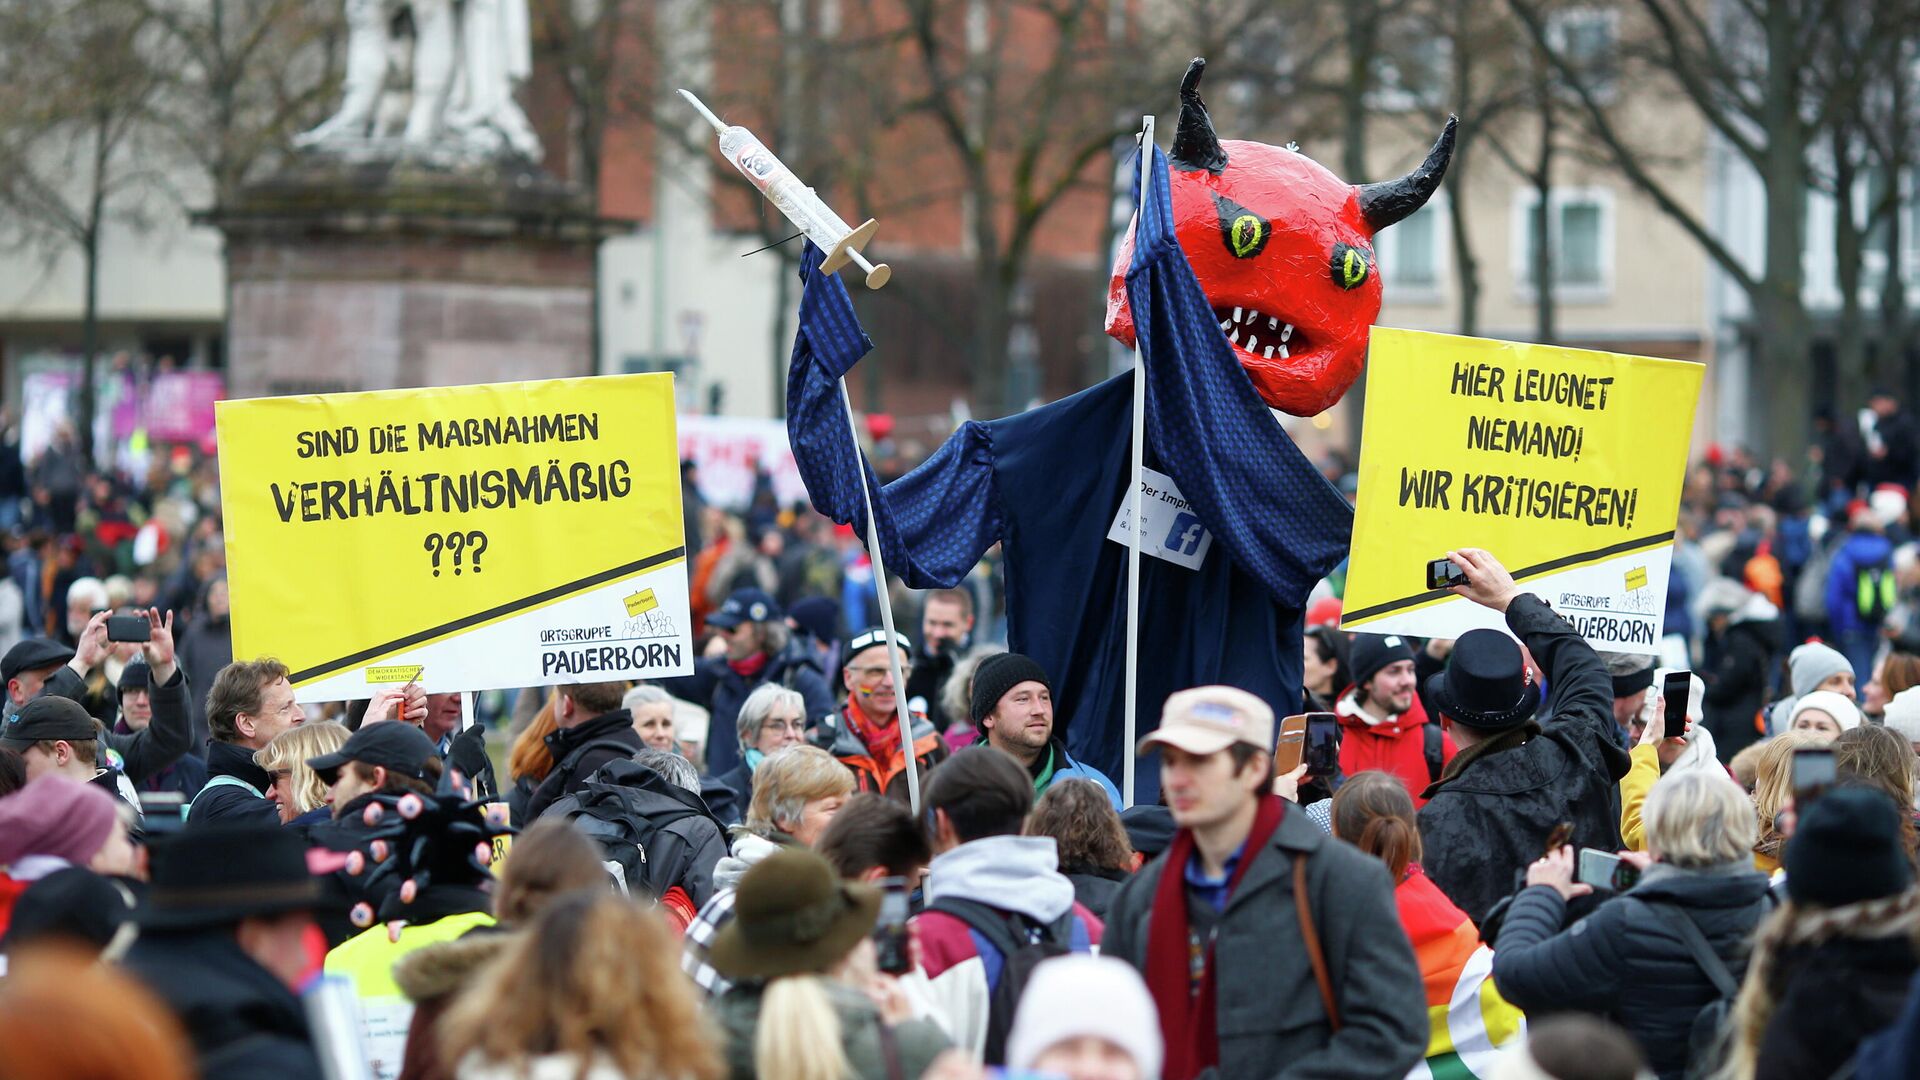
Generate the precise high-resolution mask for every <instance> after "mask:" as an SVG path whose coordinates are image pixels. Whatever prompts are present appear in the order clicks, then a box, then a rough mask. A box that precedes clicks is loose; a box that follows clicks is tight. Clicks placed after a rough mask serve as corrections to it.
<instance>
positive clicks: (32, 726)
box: [0, 694, 100, 753]
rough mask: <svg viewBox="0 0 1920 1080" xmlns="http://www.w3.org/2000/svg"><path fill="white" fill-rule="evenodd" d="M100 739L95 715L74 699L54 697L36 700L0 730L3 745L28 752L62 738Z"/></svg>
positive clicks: (0, 740)
mask: <svg viewBox="0 0 1920 1080" xmlns="http://www.w3.org/2000/svg"><path fill="white" fill-rule="evenodd" d="M99 737H100V728H99V726H98V725H97V724H95V723H94V719H93V716H92V715H91V714H90V713H88V712H87V710H85V709H83V708H81V707H80V703H79V702H77V701H74V700H73V699H71V698H63V697H60V696H58V695H55V694H47V695H45V696H44V697H37V698H34V699H33V700H32V701H29V702H27V703H26V704H25V705H23V706H21V708H20V711H19V712H17V713H15V714H13V717H12V718H11V719H9V720H8V721H7V724H6V727H4V728H0V746H4V747H6V748H7V749H9V750H12V751H14V752H16V753H26V751H27V749H28V748H29V747H31V746H32V745H33V744H34V743H38V742H48V741H51V740H54V739H62V740H65V741H66V742H80V741H82V740H84V739H97V738H99Z"/></svg>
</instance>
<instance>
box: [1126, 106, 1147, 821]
mask: <svg viewBox="0 0 1920 1080" xmlns="http://www.w3.org/2000/svg"><path fill="white" fill-rule="evenodd" d="M1141 125H1142V130H1141V132H1140V200H1139V206H1140V207H1141V209H1139V210H1136V211H1135V212H1134V218H1133V222H1134V224H1133V230H1134V231H1133V243H1134V249H1135V250H1136V251H1137V250H1139V245H1140V243H1141V241H1142V234H1141V231H1140V230H1141V227H1142V225H1144V224H1145V218H1146V214H1145V212H1144V209H1145V207H1146V205H1147V200H1148V199H1149V198H1152V191H1153V189H1152V187H1151V184H1152V182H1153V117H1151V116H1147V117H1142V118H1141ZM1133 325H1134V331H1135V333H1134V338H1133V472H1132V474H1131V476H1132V478H1133V483H1132V484H1131V485H1130V486H1129V487H1128V490H1127V507H1128V510H1127V514H1128V520H1130V521H1132V522H1133V546H1132V547H1130V548H1128V549H1127V693H1126V702H1127V704H1126V731H1127V735H1126V745H1125V746H1124V747H1122V749H1121V758H1120V760H1121V761H1122V762H1123V763H1124V764H1123V765H1122V770H1121V779H1120V784H1121V786H1120V795H1121V802H1122V804H1123V805H1125V806H1128V807H1131V806H1132V805H1133V774H1134V764H1135V762H1134V758H1135V756H1136V755H1135V754H1134V747H1135V745H1136V744H1137V742H1138V736H1139V732H1138V730H1137V729H1138V728H1139V724H1138V723H1137V722H1136V719H1135V718H1136V716H1137V713H1138V709H1139V705H1140V545H1141V544H1142V543H1144V542H1145V541H1143V540H1142V539H1141V534H1142V533H1143V531H1144V530H1143V529H1142V527H1141V523H1140V509H1141V507H1140V484H1141V481H1142V478H1143V477H1144V476H1145V474H1146V466H1147V462H1146V457H1147V371H1146V368H1145V367H1144V366H1143V365H1142V364H1141V358H1140V336H1139V328H1140V319H1139V317H1138V316H1136V317H1135V318H1134V320H1133Z"/></svg>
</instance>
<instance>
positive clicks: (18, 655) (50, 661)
mask: <svg viewBox="0 0 1920 1080" xmlns="http://www.w3.org/2000/svg"><path fill="white" fill-rule="evenodd" d="M71 659H73V650H72V649H69V648H67V647H66V646H65V645H62V644H60V643H59V642H57V641H54V640H53V639H52V638H43V637H30V638H26V639H25V640H23V641H20V642H18V643H16V644H15V645H14V647H13V648H11V649H8V650H7V655H5V656H0V682H10V681H12V679H13V677H14V676H15V675H18V674H20V673H21V672H23V671H38V670H39V669H40V668H46V667H55V666H57V665H60V664H64V663H66V662H67V661H69V660H71Z"/></svg>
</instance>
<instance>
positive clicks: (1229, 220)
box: [1213, 192, 1273, 259]
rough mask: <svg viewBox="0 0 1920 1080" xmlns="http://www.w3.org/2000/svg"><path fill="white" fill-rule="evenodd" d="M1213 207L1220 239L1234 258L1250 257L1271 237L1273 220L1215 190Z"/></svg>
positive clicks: (1263, 247)
mask: <svg viewBox="0 0 1920 1080" xmlns="http://www.w3.org/2000/svg"><path fill="white" fill-rule="evenodd" d="M1213 208H1214V211H1215V213H1217V214H1218V215H1219V222H1220V240H1221V241H1222V242H1223V243H1225V244H1226V246H1227V251H1228V252H1230V253H1232V255H1233V257H1234V258H1236V259H1251V258H1253V257H1254V256H1255V255H1258V254H1260V253H1261V252H1262V251H1264V250H1266V247H1267V241H1269V240H1271V239H1273V222H1271V221H1268V220H1267V219H1266V218H1263V217H1261V216H1260V215H1259V214H1256V213H1254V212H1253V211H1251V210H1249V209H1247V208H1246V207H1244V206H1241V205H1240V204H1239V203H1237V202H1234V201H1233V200H1232V199H1229V198H1227V197H1226V196H1225V195H1222V194H1220V193H1219V192H1215V193H1214V195H1213Z"/></svg>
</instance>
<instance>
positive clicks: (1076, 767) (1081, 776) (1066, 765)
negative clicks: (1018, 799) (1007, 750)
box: [1036, 743, 1137, 811]
mask: <svg viewBox="0 0 1920 1080" xmlns="http://www.w3.org/2000/svg"><path fill="white" fill-rule="evenodd" d="M1053 745H1055V746H1059V747H1060V760H1061V764H1060V765H1059V766H1058V767H1056V768H1055V769H1054V770H1053V776H1051V777H1049V778H1048V780H1047V786H1048V787H1052V786H1053V785H1055V784H1057V783H1059V782H1060V781H1062V780H1091V781H1093V782H1094V783H1096V784H1099V785H1100V787H1101V790H1103V791H1105V792H1106V793H1107V801H1108V802H1110V803H1112V804H1113V808H1114V810H1115V811H1119V810H1123V809H1125V807H1123V806H1122V805H1121V804H1120V789H1119V788H1117V787H1114V786H1113V781H1111V780H1109V779H1107V774H1106V773H1103V772H1101V771H1100V770H1099V769H1096V768H1094V767H1093V766H1091V765H1088V764H1086V763H1085V762H1082V761H1076V760H1074V756H1073V755H1072V754H1070V753H1068V752H1067V748H1066V747H1064V746H1060V744H1059V743H1054V744H1053ZM1136 779H1137V777H1136ZM1036 794H1038V793H1036Z"/></svg>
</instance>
